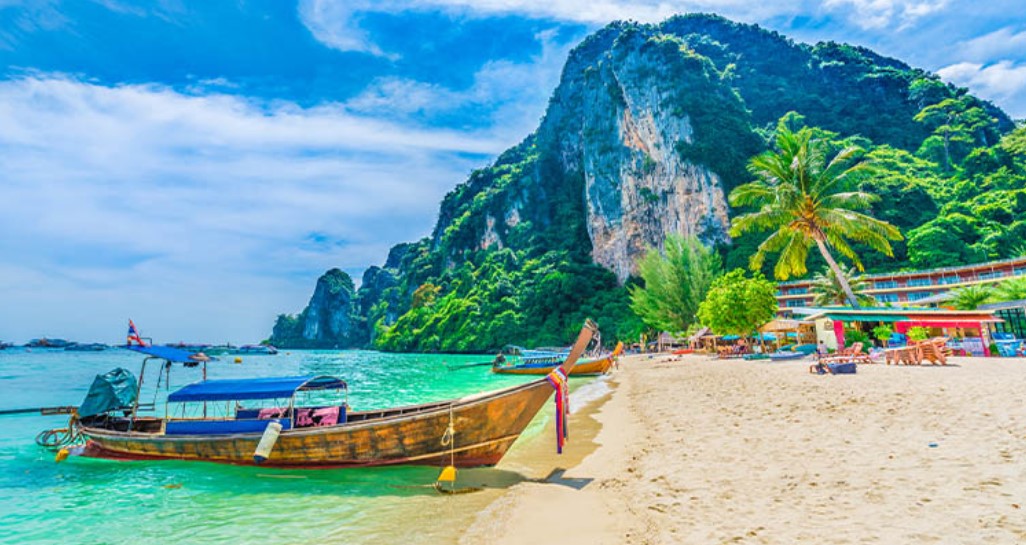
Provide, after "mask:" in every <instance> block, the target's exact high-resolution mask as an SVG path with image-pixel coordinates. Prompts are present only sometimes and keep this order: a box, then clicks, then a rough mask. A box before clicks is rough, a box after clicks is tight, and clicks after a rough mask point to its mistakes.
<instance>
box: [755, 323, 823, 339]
mask: <svg viewBox="0 0 1026 545" xmlns="http://www.w3.org/2000/svg"><path fill="white" fill-rule="evenodd" d="M759 331H761V332H763V333H767V334H773V335H775V336H777V337H778V338H779V342H780V344H789V343H794V344H816V324H815V323H813V322H811V321H806V320H791V319H785V318H777V319H775V320H773V321H771V322H769V323H768V324H766V325H764V326H762V327H761V328H759Z"/></svg>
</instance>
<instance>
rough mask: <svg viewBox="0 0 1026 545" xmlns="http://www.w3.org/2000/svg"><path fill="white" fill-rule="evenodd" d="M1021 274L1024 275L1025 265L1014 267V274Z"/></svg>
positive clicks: (1025, 272) (1025, 273)
mask: <svg viewBox="0 0 1026 545" xmlns="http://www.w3.org/2000/svg"><path fill="white" fill-rule="evenodd" d="M1023 275H1026V267H1020V268H1017V269H1015V276H1023Z"/></svg>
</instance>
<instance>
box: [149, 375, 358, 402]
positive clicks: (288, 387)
mask: <svg viewBox="0 0 1026 545" xmlns="http://www.w3.org/2000/svg"><path fill="white" fill-rule="evenodd" d="M345 388H346V383H345V381H344V380H342V379H340V378H337V377H332V376H327V375H324V376H319V377H314V376H305V377H265V378H232V379H222V380H204V381H202V382H194V383H192V384H190V385H188V386H186V387H184V388H182V389H180V390H178V391H176V392H172V393H171V394H170V395H168V396H167V400H168V401H170V402H172V403H176V402H177V403H181V402H184V401H230V400H236V399H283V398H288V397H292V396H293V395H295V393H296V392H298V391H300V390H304V391H305V390H339V389H345Z"/></svg>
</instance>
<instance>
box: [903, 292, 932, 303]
mask: <svg viewBox="0 0 1026 545" xmlns="http://www.w3.org/2000/svg"><path fill="white" fill-rule="evenodd" d="M931 295H933V293H932V292H929V291H913V292H910V293H909V294H908V300H909V301H919V300H920V299H926V298H927V297H929V296H931Z"/></svg>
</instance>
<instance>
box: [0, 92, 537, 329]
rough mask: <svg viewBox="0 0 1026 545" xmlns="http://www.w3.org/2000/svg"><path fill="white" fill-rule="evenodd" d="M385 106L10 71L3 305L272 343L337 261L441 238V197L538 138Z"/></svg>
mask: <svg viewBox="0 0 1026 545" xmlns="http://www.w3.org/2000/svg"><path fill="white" fill-rule="evenodd" d="M484 79H487V78H484ZM377 114H378V112H376V111H375V110H374V108H371V107H367V108H365V109H364V110H363V111H361V112H355V111H353V109H352V108H348V107H346V106H345V105H341V104H328V105H322V106H318V107H312V108H301V107H299V106H297V105H295V104H292V103H288V102H274V103H263V102H258V101H253V100H250V99H247V98H244V97H239V96H232V95H222V94H213V95H205V96H193V95H186V94H181V93H178V92H176V91H174V90H171V89H168V88H166V87H161V86H154V85H122V86H104V85H97V84H93V83H87V82H83V81H79V80H75V79H71V78H67V77H61V76H52V75H38V74H37V75H34V76H31V77H25V78H22V79H16V80H7V81H3V82H0V126H3V127H4V130H3V131H0V164H2V165H4V168H3V186H2V187H3V189H2V198H0V232H3V233H4V236H3V237H2V238H0V301H3V302H4V303H3V304H4V306H5V307H6V308H19V309H25V310H24V312H23V313H22V312H21V311H19V316H10V315H8V316H5V317H4V319H3V321H2V323H0V326H2V330H3V331H4V336H5V337H6V339H5V340H7V339H13V340H18V339H27V338H29V337H34V336H38V335H42V334H48V335H61V334H63V335H71V334H72V333H69V332H74V333H75V334H76V335H78V334H80V335H85V336H88V337H90V338H98V339H106V340H116V339H117V338H118V337H119V336H120V331H121V328H122V326H123V324H122V322H123V321H124V319H126V318H128V317H130V316H131V317H133V318H135V319H136V321H137V323H140V322H143V319H142V318H143V317H145V318H147V319H146V320H145V321H146V322H148V323H149V325H150V329H149V333H150V334H152V335H154V336H155V337H162V338H173V339H178V338H185V339H199V340H224V339H231V340H233V341H240V342H241V341H252V340H258V339H259V338H261V337H262V336H263V335H266V333H267V332H268V331H269V328H270V325H271V323H272V321H273V317H274V314H275V313H276V312H279V311H284V310H293V311H295V310H298V308H296V307H301V305H302V304H303V302H304V301H305V300H306V298H307V297H308V296H309V293H310V290H311V289H312V286H313V280H314V278H316V276H317V275H318V274H319V273H320V272H322V271H323V270H325V269H327V268H328V267H332V266H340V267H343V268H348V269H350V270H354V271H357V270H360V269H362V268H363V267H365V266H367V265H369V264H375V263H380V262H381V261H383V259H384V257H385V255H386V251H387V249H388V247H389V246H391V245H392V244H394V243H396V242H401V241H406V240H415V239H416V238H419V237H420V236H423V235H424V234H426V233H427V232H428V231H429V230H430V228H431V226H432V225H433V222H434V218H435V214H436V212H437V205H438V202H439V201H440V199H441V197H442V195H443V194H444V193H445V192H446V191H448V190H449V189H451V188H452V187H453V186H454V185H455V184H456V183H458V182H459V181H461V180H462V179H463V178H464V177H465V175H466V173H467V172H468V171H469V170H470V169H471V168H474V167H477V166H480V165H481V164H482V163H484V162H485V161H484V159H482V157H484V156H488V155H492V154H495V153H497V152H499V151H502V150H503V149H504V148H506V147H507V146H509V145H510V144H512V143H514V142H515V141H516V140H517V139H519V138H521V137H522V136H523V134H519V135H515V136H513V135H510V134H509V133H507V132H506V131H505V129H504V130H503V131H496V130H492V129H487V128H486V129H482V130H471V131H462V132H461V131H457V130H446V129H431V128H426V127H424V126H418V125H415V124H411V123H398V122H395V121H390V120H387V119H382V118H381V117H380V116H379V115H377ZM162 312H163V314H162ZM83 315H91V316H92V317H91V318H89V319H87V320H84V321H83V320H81V319H80V318H81V317H82V316H83ZM147 315H148V316H147ZM33 317H35V318H37V319H35V320H33V319H31V318H33ZM43 323H45V324H47V328H48V330H47V331H40V330H39V324H43ZM140 325H141V323H140ZM165 336H166V337H165Z"/></svg>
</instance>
